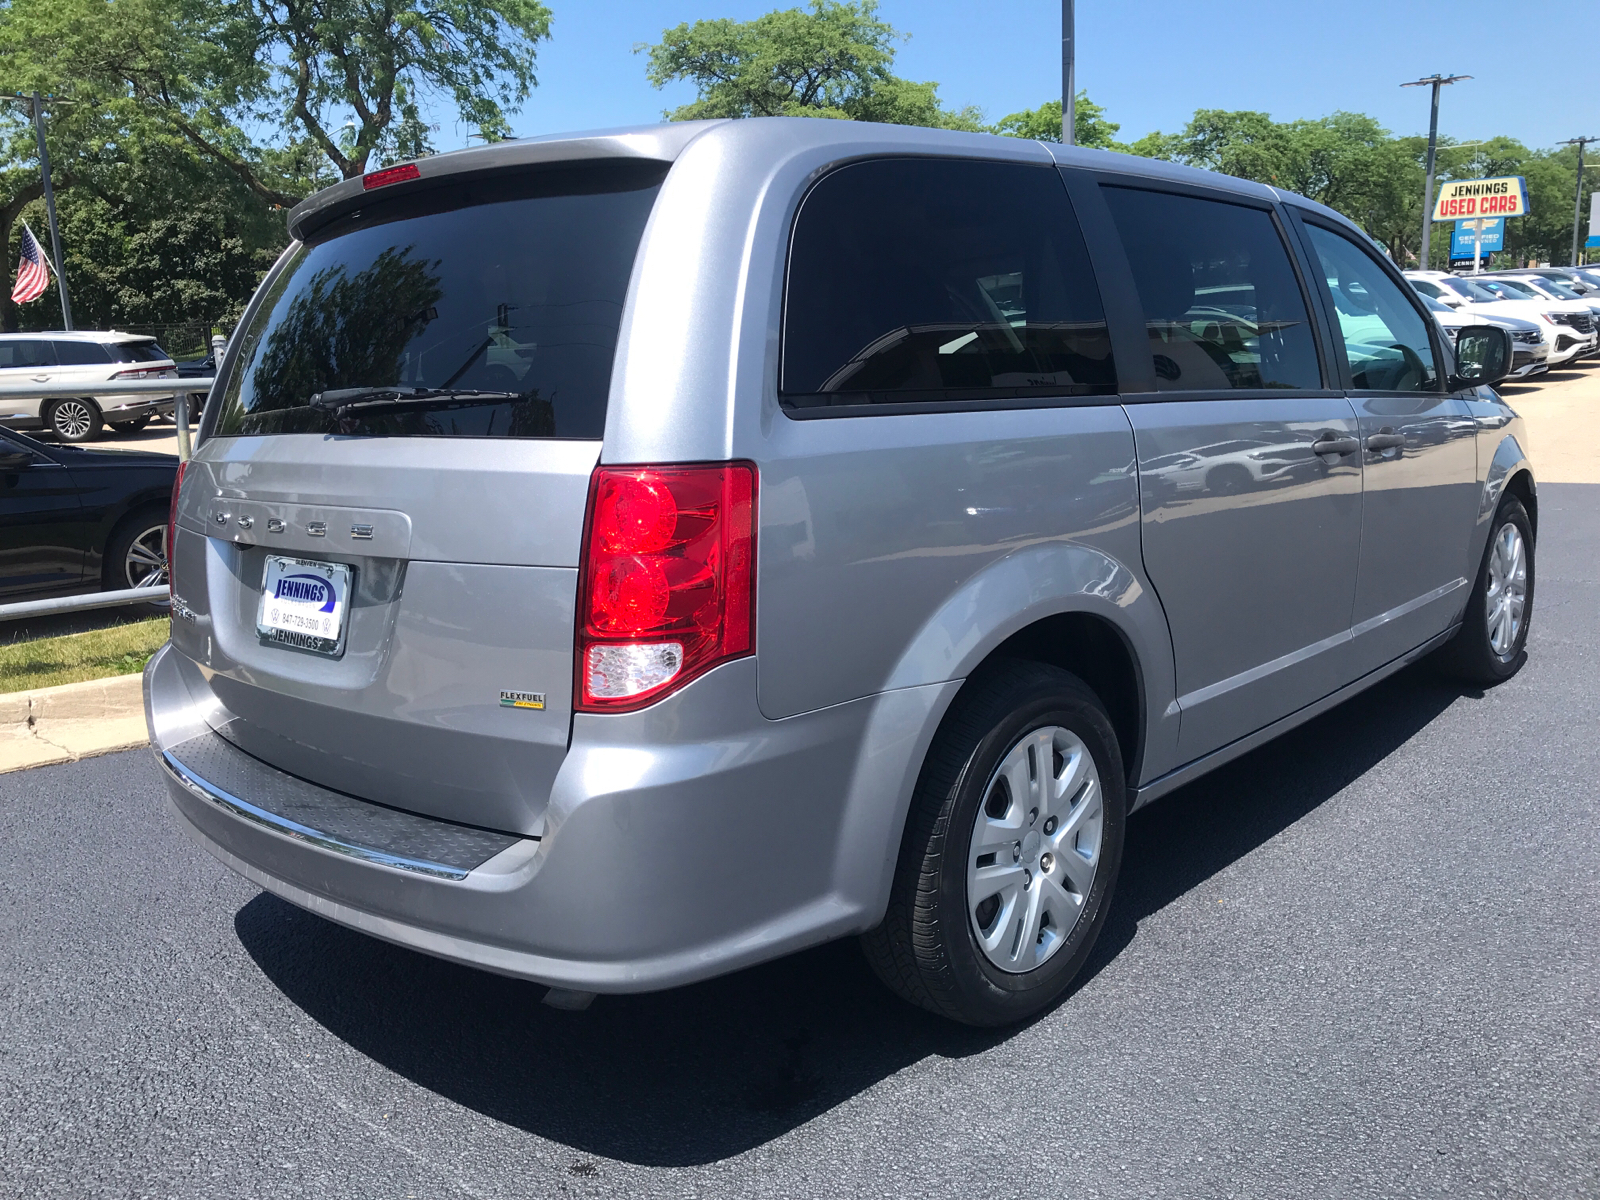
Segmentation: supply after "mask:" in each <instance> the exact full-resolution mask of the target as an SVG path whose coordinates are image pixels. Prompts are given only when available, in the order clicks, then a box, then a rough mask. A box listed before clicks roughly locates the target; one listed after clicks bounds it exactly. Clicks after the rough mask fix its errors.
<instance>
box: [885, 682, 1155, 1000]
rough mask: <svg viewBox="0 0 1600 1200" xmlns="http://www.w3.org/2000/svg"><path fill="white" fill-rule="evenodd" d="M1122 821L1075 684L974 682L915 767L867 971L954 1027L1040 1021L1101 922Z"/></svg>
mask: <svg viewBox="0 0 1600 1200" xmlns="http://www.w3.org/2000/svg"><path fill="white" fill-rule="evenodd" d="M1125 813H1126V787H1125V782H1124V779H1123V773H1122V757H1121V753H1120V750H1119V748H1118V745H1117V736H1116V733H1115V732H1114V731H1113V729H1112V727H1111V722H1110V720H1109V719H1108V718H1107V716H1106V712H1105V707H1104V706H1103V705H1102V704H1101V703H1100V701H1099V699H1098V698H1097V697H1096V696H1095V694H1094V693H1093V692H1092V691H1090V690H1089V688H1088V687H1087V686H1085V685H1084V683H1083V682H1082V681H1081V680H1080V679H1078V678H1077V677H1076V676H1074V675H1071V674H1069V673H1068V672H1066V671H1063V670H1061V669H1060V668H1058V667H1052V666H1047V665H1045V664H1042V663H1034V662H1016V661H1013V662H1004V663H1001V664H998V665H996V666H994V667H992V668H989V669H988V670H986V671H985V672H984V673H982V674H981V675H978V676H975V677H974V678H973V679H972V680H970V681H969V682H968V684H967V687H966V689H965V690H964V691H963V693H962V695H961V697H960V698H959V700H958V701H957V705H956V707H955V708H953V709H952V710H951V712H950V713H949V714H948V715H947V716H946V717H945V719H944V721H943V723H942V724H941V725H940V727H939V732H938V733H937V735H936V736H935V738H934V742H933V745H932V747H931V748H930V749H929V751H928V757H927V760H926V762H925V763H924V764H923V768H922V774H921V777H920V778H919V779H918V781H917V788H916V792H915V793H914V795H913V797H912V801H911V811H910V813H909V814H908V816H907V821H906V830H905V835H904V838H903V840H902V843H901V850H900V859H899V863H898V865H897V867H896V869H895V877H894V883H893V885H892V887H891V891H890V898H889V908H888V912H887V914H886V916H885V917H884V920H883V923H882V924H881V925H879V926H878V927H877V928H876V929H873V930H871V931H870V932H868V933H866V934H864V935H863V936H862V945H863V948H864V949H865V951H866V956H867V960H868V962H870V963H871V964H872V967H873V970H874V971H876V972H877V974H878V977H879V978H880V979H882V980H883V982H884V983H885V984H887V985H888V986H889V987H890V988H891V989H892V990H894V991H895V992H897V993H899V995H900V996H902V997H903V998H904V999H906V1000H909V1001H910V1002H911V1003H913V1004H916V1005H919V1006H921V1007H922V1008H926V1009H928V1010H929V1011H931V1012H935V1013H938V1014H940V1015H941V1016H945V1017H948V1018H950V1019H952V1020H955V1021H960V1022H962V1023H964V1024H968V1025H979V1026H994V1025H1007V1024H1011V1023H1013V1022H1016V1021H1022V1020H1026V1019H1027V1018H1029V1017H1032V1016H1034V1015H1036V1014H1037V1013H1039V1012H1042V1011H1043V1010H1044V1009H1046V1008H1048V1007H1049V1006H1050V1005H1052V1004H1053V1003H1055V1002H1056V1000H1058V999H1059V998H1060V997H1061V995H1062V993H1063V992H1065V991H1066V989H1067V987H1068V986H1069V985H1070V984H1071V982H1072V980H1073V978H1074V977H1075V976H1076V975H1077V974H1078V972H1079V970H1080V969H1081V968H1082V967H1083V964H1084V962H1085V960H1087V958H1088V957H1089V952H1090V951H1091V950H1092V949H1093V948H1094V943H1095V939H1096V938H1097V937H1098V936H1099V934H1100V930H1101V928H1102V926H1103V925H1104V924H1105V917H1106V912H1107V909H1108V908H1109V905H1110V902H1111V895H1112V892H1113V890H1114V888H1115V886H1116V879H1117V872H1118V870H1119V868H1120V867H1121V864H1122V842H1123V831H1124V825H1125ZM1012 832H1014V833H1015V835H1016V836H1015V838H1012V837H1011V834H1012ZM1008 860H1009V861H1008Z"/></svg>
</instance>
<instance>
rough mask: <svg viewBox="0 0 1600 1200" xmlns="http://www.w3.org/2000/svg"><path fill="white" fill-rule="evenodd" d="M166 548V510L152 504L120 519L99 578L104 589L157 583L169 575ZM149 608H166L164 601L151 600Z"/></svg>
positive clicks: (167, 579) (155, 585) (160, 609)
mask: <svg viewBox="0 0 1600 1200" xmlns="http://www.w3.org/2000/svg"><path fill="white" fill-rule="evenodd" d="M167 555H168V549H167V510H166V509H165V508H159V507H157V506H155V505H151V506H150V507H148V508H142V509H139V510H138V511H137V512H134V513H130V514H129V515H128V516H126V517H124V518H123V519H122V522H121V523H120V524H119V525H118V526H117V528H116V530H115V532H113V533H112V535H111V541H110V542H108V543H107V544H106V557H105V562H104V568H103V570H102V572H101V578H102V581H103V584H104V590H105V591H108V592H117V591H121V590H122V589H124V588H137V587H157V586H160V585H162V584H167V583H169V581H170V579H171V575H170V566H169V562H168V558H167ZM149 607H150V609H151V611H163V612H164V611H166V608H167V601H165V600H156V601H152V602H151V603H150V606H149Z"/></svg>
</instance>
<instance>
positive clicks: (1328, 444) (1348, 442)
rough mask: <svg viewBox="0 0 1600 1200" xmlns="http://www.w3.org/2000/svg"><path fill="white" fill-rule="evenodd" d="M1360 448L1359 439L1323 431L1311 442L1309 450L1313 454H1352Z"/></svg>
mask: <svg viewBox="0 0 1600 1200" xmlns="http://www.w3.org/2000/svg"><path fill="white" fill-rule="evenodd" d="M1359 449H1361V439H1360V438H1355V437H1349V436H1346V437H1338V436H1336V435H1334V434H1331V433H1325V434H1323V435H1322V436H1321V437H1319V438H1318V439H1317V440H1316V441H1314V442H1312V443H1311V450H1312V452H1313V453H1315V454H1341V455H1342V454H1354V453H1355V452H1356V451H1357V450H1359Z"/></svg>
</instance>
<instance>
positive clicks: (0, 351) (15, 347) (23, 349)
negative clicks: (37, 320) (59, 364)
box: [0, 339, 56, 367]
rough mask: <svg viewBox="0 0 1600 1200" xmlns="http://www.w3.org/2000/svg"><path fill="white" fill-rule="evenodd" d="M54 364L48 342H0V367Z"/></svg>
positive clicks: (48, 365)
mask: <svg viewBox="0 0 1600 1200" xmlns="http://www.w3.org/2000/svg"><path fill="white" fill-rule="evenodd" d="M55 365H56V356H55V355H54V354H53V353H52V352H51V350H50V343H49V342H34V341H22V340H20V339H19V340H17V341H3V342H0V367H53V366H55Z"/></svg>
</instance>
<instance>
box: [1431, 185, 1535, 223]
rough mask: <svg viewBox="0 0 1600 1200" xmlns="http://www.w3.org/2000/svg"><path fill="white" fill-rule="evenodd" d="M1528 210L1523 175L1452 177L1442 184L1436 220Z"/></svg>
mask: <svg viewBox="0 0 1600 1200" xmlns="http://www.w3.org/2000/svg"><path fill="white" fill-rule="evenodd" d="M1527 212H1528V185H1527V183H1526V182H1525V181H1524V180H1523V178H1522V176H1521V175H1503V176H1501V177H1500V178H1499V179H1452V180H1451V181H1450V182H1449V183H1441V184H1440V185H1439V198H1438V200H1436V201H1434V205H1433V219H1434V220H1435V221H1459V220H1463V219H1466V218H1470V217H1521V216H1525V215H1526V214H1527Z"/></svg>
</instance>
